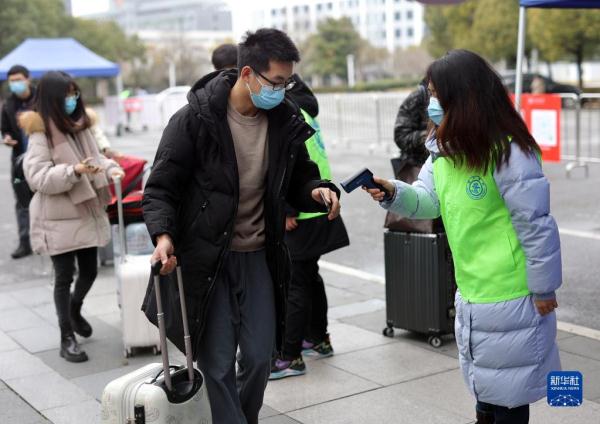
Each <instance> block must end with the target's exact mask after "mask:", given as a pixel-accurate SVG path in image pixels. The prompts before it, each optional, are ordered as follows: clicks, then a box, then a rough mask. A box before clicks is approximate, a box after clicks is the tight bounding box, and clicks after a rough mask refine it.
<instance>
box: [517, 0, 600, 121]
mask: <svg viewBox="0 0 600 424" xmlns="http://www.w3.org/2000/svg"><path fill="white" fill-rule="evenodd" d="M519 3H520V8H519V38H518V40H519V41H518V45H517V72H516V81H515V105H516V107H517V110H520V109H521V94H522V92H523V56H524V54H525V34H526V32H527V31H526V27H527V9H528V8H531V7H535V8H545V9H598V8H600V0H520V2H519Z"/></svg>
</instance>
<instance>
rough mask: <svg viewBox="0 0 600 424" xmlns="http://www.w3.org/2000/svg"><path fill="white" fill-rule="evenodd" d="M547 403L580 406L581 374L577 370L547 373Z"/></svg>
mask: <svg viewBox="0 0 600 424" xmlns="http://www.w3.org/2000/svg"><path fill="white" fill-rule="evenodd" d="M547 399H548V405H550V406H557V407H566V406H567V407H568V406H580V405H581V404H582V402H583V375H581V373H580V372H579V371H552V372H550V373H548V396H547Z"/></svg>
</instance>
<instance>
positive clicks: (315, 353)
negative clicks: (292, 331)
mask: <svg viewBox="0 0 600 424" xmlns="http://www.w3.org/2000/svg"><path fill="white" fill-rule="evenodd" d="M302 355H304V356H307V357H309V358H329V357H330V356H333V347H332V346H331V340H330V338H329V334H327V335H326V336H325V340H323V341H322V342H321V343H317V344H315V343H312V342H310V341H307V340H304V341H302Z"/></svg>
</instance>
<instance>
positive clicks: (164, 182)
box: [143, 70, 339, 345]
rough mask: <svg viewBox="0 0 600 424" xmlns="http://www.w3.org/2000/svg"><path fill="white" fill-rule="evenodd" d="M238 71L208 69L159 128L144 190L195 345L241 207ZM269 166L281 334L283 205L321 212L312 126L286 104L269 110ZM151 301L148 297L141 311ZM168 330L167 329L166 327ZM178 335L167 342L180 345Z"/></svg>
mask: <svg viewBox="0 0 600 424" xmlns="http://www.w3.org/2000/svg"><path fill="white" fill-rule="evenodd" d="M236 79H237V72H236V71H235V70H234V71H223V72H213V73H211V74H208V75H207V76H205V77H203V78H202V79H201V80H199V81H198V82H197V83H196V84H195V85H194V86H193V87H192V89H191V91H190V93H189V94H188V101H189V104H188V105H186V106H185V107H183V108H182V109H180V110H179V111H178V112H177V113H176V114H175V115H173V117H172V118H171V120H170V121H169V124H168V125H167V127H166V128H165V130H164V133H163V136H162V139H161V142H160V145H159V147H158V151H157V153H156V158H155V162H154V165H153V168H152V173H151V174H150V177H149V179H148V182H147V184H146V188H145V191H144V200H143V210H144V220H145V222H146V225H147V227H148V230H149V232H150V235H151V236H152V238H153V240H155V239H156V237H157V236H158V235H160V234H165V233H166V234H169V235H170V236H171V237H172V239H173V241H174V245H175V254H176V256H177V258H178V261H179V263H180V264H181V267H182V274H183V280H184V284H185V290H186V300H187V302H186V303H187V305H188V315H189V318H190V324H191V329H192V336H193V338H194V339H195V342H197V341H198V340H199V338H200V335H201V333H202V329H203V327H204V321H205V315H206V310H207V304H208V302H209V301H210V297H211V293H212V291H213V286H214V283H215V281H216V280H217V277H218V275H219V271H220V268H221V266H222V264H223V259H224V256H225V254H226V252H227V251H228V249H229V246H230V243H231V239H232V235H233V227H234V220H235V216H236V213H237V207H238V202H239V177H238V171H237V162H236V157H235V149H234V145H233V139H232V136H231V131H230V129H229V126H228V124H227V104H228V99H229V93H230V91H231V88H232V86H233V85H234V84H235V82H236ZM267 116H268V121H269V128H268V150H269V152H268V153H269V154H268V157H269V163H268V170H267V181H266V188H265V209H264V214H265V215H264V217H265V236H266V245H265V249H266V254H267V261H268V265H269V269H270V271H271V275H272V277H273V283H274V286H275V287H274V288H275V296H276V312H277V323H278V334H281V331H282V328H281V327H282V326H283V321H284V317H285V298H286V296H285V294H286V292H285V291H286V285H287V282H288V280H289V278H290V262H289V261H290V259H289V253H288V250H287V248H286V246H285V244H284V243H283V237H284V232H285V204H286V201H287V202H289V203H290V204H291V205H293V206H294V207H296V208H297V209H300V210H306V211H314V212H318V211H324V207H323V206H322V205H321V204H320V203H317V202H315V201H314V200H313V199H312V197H311V192H312V190H313V189H314V188H316V187H319V186H324V187H329V188H331V189H333V190H335V191H336V192H337V193H339V190H338V189H337V188H336V187H335V186H334V185H333V184H331V183H329V182H326V181H321V180H320V179H319V171H318V168H317V166H316V164H314V163H313V162H312V161H310V159H309V158H308V153H307V151H306V147H305V146H304V142H305V140H306V139H307V138H309V137H311V136H312V134H313V132H314V131H313V129H312V128H311V127H310V126H309V125H308V124H306V122H304V120H303V119H302V115H301V114H300V113H299V110H298V109H297V107H296V106H295V105H294V104H293V103H291V102H289V101H285V102H284V103H282V104H281V105H279V106H277V107H276V108H274V109H272V110H271V111H267ZM150 299H151V296H146V300H145V304H144V309H145V310H146V314H147V315H148V316H149V318H151V319H152V317H151V313H150V312H149V310H148V308H147V306H148V302H149V301H151V300H150ZM167 330H168V331H169V328H168V329H167ZM177 337H178V336H177V335H176V334H174V333H173V334H171V335H170V338H171V339H172V340H173V341H174V342H176V344H177V345H179V343H177V342H179V341H180V340H174V338H177Z"/></svg>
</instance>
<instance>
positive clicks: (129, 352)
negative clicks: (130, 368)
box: [123, 348, 133, 358]
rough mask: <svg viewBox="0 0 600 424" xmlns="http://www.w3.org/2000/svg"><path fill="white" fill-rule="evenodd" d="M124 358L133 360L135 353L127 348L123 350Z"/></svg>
mask: <svg viewBox="0 0 600 424" xmlns="http://www.w3.org/2000/svg"><path fill="white" fill-rule="evenodd" d="M123 356H125V357H126V358H131V357H132V356H133V352H132V351H131V349H130V348H125V349H124V350H123Z"/></svg>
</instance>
